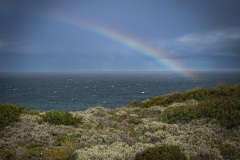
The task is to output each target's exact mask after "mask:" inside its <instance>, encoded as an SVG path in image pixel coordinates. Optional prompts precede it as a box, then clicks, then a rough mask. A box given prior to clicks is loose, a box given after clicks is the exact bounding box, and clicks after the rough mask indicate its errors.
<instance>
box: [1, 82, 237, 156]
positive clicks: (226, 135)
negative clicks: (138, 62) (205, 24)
mask: <svg viewBox="0 0 240 160" xmlns="http://www.w3.org/2000/svg"><path fill="white" fill-rule="evenodd" d="M0 111H1V112H0V159H1V160H2V159H3V160H8V159H13V160H38V159H39V160H87V159H90V160H91V159H92V160H95V159H104V160H105V159H106V160H108V159H109V160H110V159H117V160H118V159H119V160H120V159H130V160H144V159H164V160H170V159H186V160H201V159H202V160H205V159H208V160H213V159H232V160H237V159H240V119H239V117H240V85H226V86H218V87H215V88H212V89H208V90H207V89H203V88H196V89H194V90H190V91H185V92H181V93H172V94H168V95H161V96H157V97H153V98H151V99H148V100H145V101H143V102H136V101H135V102H133V103H131V104H129V105H128V106H124V107H121V108H115V109H108V108H104V107H100V106H98V107H93V108H88V109H87V110H85V111H76V112H66V111H56V110H55V111H48V112H40V111H34V110H29V109H27V108H25V107H23V106H16V105H12V104H0ZM176 157H177V158H176Z"/></svg>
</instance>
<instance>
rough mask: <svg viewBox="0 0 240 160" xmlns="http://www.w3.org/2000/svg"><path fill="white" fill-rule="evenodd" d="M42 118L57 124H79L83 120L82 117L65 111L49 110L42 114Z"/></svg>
mask: <svg viewBox="0 0 240 160" xmlns="http://www.w3.org/2000/svg"><path fill="white" fill-rule="evenodd" d="M42 120H43V121H44V122H48V123H51V124H56V125H61V124H63V125H74V126H76V125H78V124H79V123H81V122H82V118H80V117H76V116H73V115H72V114H71V113H69V112H65V111H49V112H46V113H45V114H44V115H42Z"/></svg>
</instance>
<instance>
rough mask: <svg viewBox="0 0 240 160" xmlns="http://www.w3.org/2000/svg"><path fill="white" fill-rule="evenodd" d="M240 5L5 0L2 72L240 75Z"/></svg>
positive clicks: (220, 0)
mask: <svg viewBox="0 0 240 160" xmlns="http://www.w3.org/2000/svg"><path fill="white" fill-rule="evenodd" d="M239 18H240V1H239V0H194V1H193V0H101V1H99V0H0V72H35V71H36V72H38V71H44V72H45V71H51V72H52V71H64V72H65V71H71V72H72V71H74V72H75V71H190V70H192V71H199V70H201V71H209V70H210V71H212V70H217V71H230V70H234V71H239V70H240V63H239V62H240V20H239Z"/></svg>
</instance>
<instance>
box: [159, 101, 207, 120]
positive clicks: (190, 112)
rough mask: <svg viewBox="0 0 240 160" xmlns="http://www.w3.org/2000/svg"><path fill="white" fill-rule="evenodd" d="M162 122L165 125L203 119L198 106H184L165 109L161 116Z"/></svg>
mask: <svg viewBox="0 0 240 160" xmlns="http://www.w3.org/2000/svg"><path fill="white" fill-rule="evenodd" d="M161 117H162V121H163V122H165V123H176V122H186V123H187V122H189V121H191V120H193V119H199V118H201V117H203V115H202V113H201V112H200V111H199V108H198V106H195V105H194V106H192V105H185V106H180V107H171V108H167V109H166V110H165V111H164V112H163V114H162V116H161Z"/></svg>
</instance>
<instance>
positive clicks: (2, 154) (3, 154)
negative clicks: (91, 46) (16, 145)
mask: <svg viewBox="0 0 240 160" xmlns="http://www.w3.org/2000/svg"><path fill="white" fill-rule="evenodd" d="M0 159H1V160H9V159H15V156H14V155H13V154H12V153H11V152H9V151H6V150H1V149H0Z"/></svg>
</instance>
